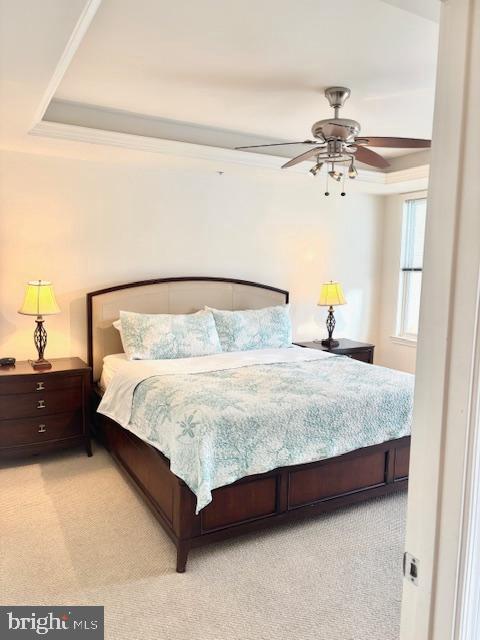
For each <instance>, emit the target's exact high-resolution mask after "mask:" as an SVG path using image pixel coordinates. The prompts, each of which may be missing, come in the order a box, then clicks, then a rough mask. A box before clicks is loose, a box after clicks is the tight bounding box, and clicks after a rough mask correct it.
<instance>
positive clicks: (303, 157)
mask: <svg viewBox="0 0 480 640" xmlns="http://www.w3.org/2000/svg"><path fill="white" fill-rule="evenodd" d="M322 148H323V147H322V146H321V145H319V146H318V147H317V148H315V149H309V150H308V151H305V153H301V154H300V155H299V156H296V157H295V158H292V159H291V160H289V161H288V162H286V163H285V164H282V169H286V168H287V167H292V166H293V165H294V164H298V163H299V162H303V161H304V160H308V159H309V158H312V157H313V156H316V155H317V153H319V149H320V150H321V149H322Z"/></svg>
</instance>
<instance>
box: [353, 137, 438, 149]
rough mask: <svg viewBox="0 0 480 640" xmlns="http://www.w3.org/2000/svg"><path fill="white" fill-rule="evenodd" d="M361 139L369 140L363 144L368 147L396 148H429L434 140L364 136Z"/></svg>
mask: <svg viewBox="0 0 480 640" xmlns="http://www.w3.org/2000/svg"><path fill="white" fill-rule="evenodd" d="M360 140H367V142H363V144H364V145H365V146H367V147H393V148H395V149H428V148H429V147H430V146H431V144H432V141H431V140H422V139H420V138H381V137H380V138H379V137H375V138H373V137H372V138H369V137H368V136H362V137H361V138H359V141H360Z"/></svg>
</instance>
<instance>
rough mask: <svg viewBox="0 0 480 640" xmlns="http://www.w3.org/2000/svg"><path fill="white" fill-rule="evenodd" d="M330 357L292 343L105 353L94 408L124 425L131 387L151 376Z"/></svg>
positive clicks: (130, 410)
mask: <svg viewBox="0 0 480 640" xmlns="http://www.w3.org/2000/svg"><path fill="white" fill-rule="evenodd" d="M123 355H124V354H123ZM332 357H335V356H333V354H330V353H326V352H324V351H319V350H317V349H306V348H303V347H296V346H293V347H291V348H287V349H255V350H251V351H231V352H224V353H216V354H214V355H211V356H199V357H196V358H178V359H176V360H127V359H126V358H125V357H124V358H120V357H118V356H116V357H112V356H107V358H111V361H110V363H109V364H110V367H109V368H110V371H111V370H112V367H111V364H112V362H114V367H113V368H114V369H115V372H114V374H113V376H112V377H111V379H110V380H109V382H108V384H107V386H106V391H105V394H104V396H103V398H102V401H101V403H100V405H99V407H98V412H99V413H102V414H103V415H105V416H107V417H109V418H111V419H112V420H115V422H118V423H119V424H120V425H121V426H122V427H125V428H127V427H128V424H129V423H130V418H131V413H132V401H133V394H134V392H135V388H136V387H137V385H139V384H140V383H141V382H143V381H144V380H146V379H147V378H151V377H153V376H161V375H172V374H182V375H183V374H195V373H204V372H206V371H221V370H225V369H237V368H239V367H248V366H251V365H255V364H273V363H279V362H302V361H307V360H322V359H324V358H332ZM107 358H105V360H107ZM102 377H103V376H102Z"/></svg>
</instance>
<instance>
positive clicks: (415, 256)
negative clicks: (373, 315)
mask: <svg viewBox="0 0 480 640" xmlns="http://www.w3.org/2000/svg"><path fill="white" fill-rule="evenodd" d="M426 211H427V198H426V197H421V198H411V199H408V200H405V202H404V205H403V225H402V252H401V262H400V289H399V313H398V326H397V335H398V336H399V337H401V338H406V339H409V340H416V339H417V334H418V316H419V312H420V292H421V288H422V269H423V245H424V241H425V219H426Z"/></svg>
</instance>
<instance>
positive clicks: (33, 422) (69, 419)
mask: <svg viewBox="0 0 480 640" xmlns="http://www.w3.org/2000/svg"><path fill="white" fill-rule="evenodd" d="M82 434H83V422H82V412H81V410H79V411H76V412H74V413H59V414H57V415H53V416H45V418H23V419H22V420H2V421H1V422H0V449H1V448H3V447H16V446H20V445H27V444H37V443H39V442H46V441H48V440H60V439H62V438H71V437H72V436H81V435H82Z"/></svg>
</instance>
